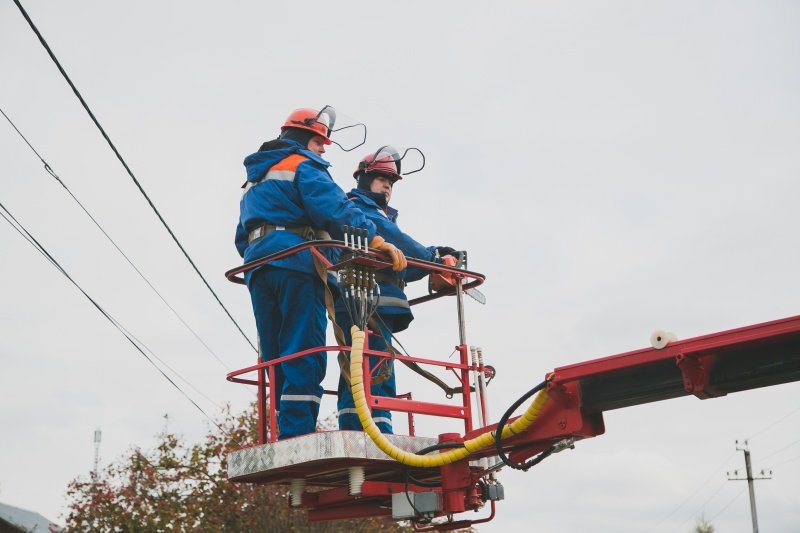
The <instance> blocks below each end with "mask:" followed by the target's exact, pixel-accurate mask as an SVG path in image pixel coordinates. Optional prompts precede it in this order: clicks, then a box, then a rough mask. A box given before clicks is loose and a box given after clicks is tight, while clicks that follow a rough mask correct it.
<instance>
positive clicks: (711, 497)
mask: <svg viewBox="0 0 800 533" xmlns="http://www.w3.org/2000/svg"><path fill="white" fill-rule="evenodd" d="M724 486H725V483H722V484H721V485H720V486H719V488H717V490H715V491H714V494H712V495H711V496H709V497H708V498H707V499H706V501H704V502H703V503H702V504H701V505H700V507H698V508H697V511H700V510H702V509H703V508H704V507H705V506H706V504H707V503H708V502H710V501H711V500H712V499H713V498H714V496H716V495H717V494H719V491H721V490H722V487H724ZM697 511H695V512H693V513H692V514H691V515H690V516H689V518H687V519H686V520H684V521H683V522H682V523H681V524H680V525H679V526H678V527H676V528H675V529H673V530H672V531H673V533H674V532H675V531H678V530H679V529H680V528H682V527H683V524H685V523H686V522H688V521H689V520H691V519H692V518H693V517H694V516H695V515H697Z"/></svg>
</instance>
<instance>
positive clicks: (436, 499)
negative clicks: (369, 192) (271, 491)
mask: <svg viewBox="0 0 800 533" xmlns="http://www.w3.org/2000/svg"><path fill="white" fill-rule="evenodd" d="M324 247H339V248H342V249H343V250H346V251H352V250H351V249H350V248H348V247H347V246H345V245H343V244H342V243H339V242H337V241H317V242H309V243H306V244H303V245H298V246H296V247H294V248H292V249H290V250H287V251H285V252H282V253H281V254H276V255H275V256H271V257H267V258H264V259H262V260H260V261H259V262H258V263H256V264H251V265H244V266H243V267H239V268H237V269H234V270H232V271H230V272H228V277H229V279H235V280H239V279H240V278H236V276H237V275H240V274H241V273H242V272H244V271H245V270H247V269H248V268H254V267H255V266H260V265H263V264H268V263H269V262H270V261H272V260H275V259H279V258H281V257H285V255H287V254H291V253H297V252H298V251H301V250H306V249H310V251H311V252H312V253H314V254H317V256H318V257H320V256H321V254H319V253H318V251H317V248H324ZM359 251H360V252H362V253H363V255H361V256H359V255H358V254H355V255H353V256H352V257H351V258H350V259H348V260H347V261H345V262H343V263H340V264H339V265H335V267H337V268H339V267H340V266H341V265H344V268H353V269H356V270H357V269H361V270H360V272H361V274H359V275H362V278H363V279H367V278H369V272H370V269H372V268H376V267H377V268H382V267H381V265H386V263H382V262H381V261H380V256H379V254H376V253H375V252H372V251H371V250H364V249H362V250H359ZM348 261H349V262H348ZM409 264H413V265H414V266H417V267H420V268H426V269H428V270H430V271H431V272H432V273H442V274H446V275H450V276H451V277H453V279H455V280H457V282H456V283H455V284H454V286H453V287H452V290H451V289H446V290H444V291H441V292H438V293H437V292H435V291H434V292H431V294H429V295H427V296H423V297H420V298H417V299H415V300H412V301H411V303H412V305H413V304H416V303H422V302H425V301H429V300H432V299H436V298H439V297H443V296H451V295H454V296H455V297H456V302H457V311H458V324H459V343H458V344H457V345H456V346H455V353H457V354H458V357H457V359H450V358H449V357H447V356H445V357H442V358H440V359H434V358H420V357H414V356H411V355H409V354H404V353H399V352H395V353H387V352H380V351H375V350H370V349H369V338H370V335H372V333H371V332H370V331H369V328H366V327H364V326H362V329H363V334H361V332H358V333H359V334H361V340H360V341H359V342H356V340H355V337H354V343H353V345H352V346H321V347H318V348H314V349H310V350H306V351H305V352H300V353H297V354H291V355H287V356H284V357H281V358H279V359H274V360H272V361H268V362H259V363H258V364H256V365H253V366H250V367H247V368H244V369H241V370H237V371H234V372H231V373H230V374H228V380H229V381H233V382H237V383H244V384H248V385H252V386H256V387H257V390H258V409H259V431H258V439H259V442H258V443H257V444H255V445H253V446H250V447H247V448H243V449H240V450H236V451H234V452H232V453H231V454H229V456H228V476H229V479H230V480H231V481H235V482H245V483H269V484H276V485H283V486H287V487H288V488H289V494H290V498H289V501H290V505H291V506H292V507H296V508H302V509H305V510H306V511H307V512H308V519H309V520H311V521H314V520H335V519H345V518H356V517H368V516H391V517H392V518H393V519H395V520H411V522H412V524H413V525H414V528H415V529H416V530H418V531H419V530H426V531H427V530H452V529H458V528H466V527H469V526H471V525H474V524H478V523H481V522H486V521H488V520H491V519H492V518H493V517H494V514H495V506H496V502H497V501H499V500H502V499H504V497H505V494H504V489H503V486H502V485H501V484H500V483H499V481H498V479H497V473H498V471H499V470H500V469H501V468H504V467H509V468H515V469H520V470H528V469H529V468H531V467H532V466H534V465H535V464H538V462H540V461H541V460H544V459H545V458H547V457H549V456H550V455H552V454H554V453H558V452H560V451H563V450H565V449H570V448H573V447H574V443H575V442H578V441H580V440H582V439H586V438H591V437H595V436H598V435H601V434H603V433H604V432H605V425H604V421H603V413H604V412H605V411H609V410H613V409H620V408H624V407H631V406H635V405H640V404H645V403H651V402H656V401H661V400H667V399H671V398H678V397H681V396H687V395H694V396H696V397H697V398H699V399H702V400H705V399H710V398H717V397H721V396H725V395H726V394H729V393H733V392H739V391H744V390H748V389H754V388H759V387H767V386H772V385H779V384H782V383H789V382H793V381H800V316H796V317H790V318H785V319H781V320H775V321H772V322H765V323H762V324H756V325H752V326H746V327H742V328H737V329H732V330H728V331H722V332H719V333H713V334H710V335H703V336H700V337H695V338H691V339H685V340H678V339H677V338H675V336H673V335H671V334H668V333H666V332H655V333H654V334H653V336H652V337H651V346H650V347H648V348H643V349H639V350H634V351H630V352H626V353H622V354H619V355H614V356H610V357H604V358H600V359H594V360H590V361H585V362H581V363H576V364H572V365H566V366H562V367H559V368H556V369H555V370H553V371H552V372H550V373H548V374H546V375H545V376H544V380H543V381H542V382H541V383H539V384H538V385H536V386H535V387H534V388H533V389H531V390H530V391H528V393H526V394H525V395H523V396H522V397H521V398H520V399H519V400H518V401H517V402H515V404H514V405H512V406H511V407H510V408H509V409H508V410H507V411H506V413H505V414H504V415H503V417H501V419H500V421H499V422H497V423H492V422H490V421H489V420H488V414H487V409H486V396H487V392H486V391H487V389H486V387H487V384H488V381H487V380H486V378H488V377H489V376H494V369H493V368H491V367H490V366H489V365H485V364H484V360H483V355H482V351H481V350H480V349H476V348H475V347H470V346H468V345H467V343H466V340H465V327H464V307H463V299H462V295H463V294H464V292H465V290H467V289H471V288H472V287H475V286H477V285H480V284H481V283H482V282H483V280H484V277H483V275H481V274H478V273H475V272H470V271H468V270H466V269H465V266H466V265H459V266H456V267H453V266H447V265H441V264H435V263H427V262H424V261H416V260H409ZM386 266H388V265H386ZM328 267H329V269H331V270H333V268H331V265H328ZM362 278H359V279H362ZM360 297H361V298H370V297H371V296H370V294H369V291H362V294H361V296H360ZM373 303H374V302H373ZM359 343H360V344H359ZM316 351H328V352H336V351H341V352H344V353H348V354H350V356H349V357H350V359H351V362H350V364H351V367H350V370H351V374H352V375H355V373H354V370H359V369H361V370H362V371H363V383H359V384H358V385H356V382H355V381H354V384H353V390H354V397H356V394H355V390H356V387H357V386H358V387H360V388H362V389H363V390H361V391H358V392H359V394H360V395H361V398H362V399H363V400H364V403H363V404H362V407H361V409H362V412H361V413H360V417H361V418H360V419H361V421H362V424H365V426H364V427H365V428H367V430H365V432H357V431H323V432H318V433H315V434H310V435H303V436H300V437H294V438H290V439H286V440H278V436H277V434H276V432H275V431H274V430H273V429H272V428H275V427H276V414H275V408H274V405H275V403H276V402H275V399H276V391H274V390H272V389H271V387H270V386H269V385H270V382H272V381H273V377H274V375H275V374H274V372H275V365H277V364H280V362H281V361H284V360H288V359H290V358H295V357H303V356H304V355H306V354H307V353H312V352H316ZM362 352H363V354H365V355H369V356H375V357H379V358H392V359H394V360H395V362H396V363H397V362H402V363H406V364H416V365H427V366H429V367H431V368H432V369H433V370H434V371H437V372H439V373H444V374H445V375H446V376H445V378H441V379H438V378H435V379H432V381H433V382H434V383H437V381H438V383H437V385H438V386H440V387H441V388H442V389H443V390H444V391H445V396H446V400H447V401H443V402H442V403H434V402H420V401H416V400H413V399H412V398H411V394H410V393H408V394H406V395H402V396H401V397H398V398H385V397H380V396H372V395H371V394H370V392H369V391H370V380H371V379H372V377H371V375H372V372H374V368H370V364H369V358H368V357H362ZM470 355H471V356H472V357H471V359H470ZM490 370H491V371H490ZM253 373H255V374H256V377H255V378H253V377H245V375H246V374H250V375H252V374H253ZM453 378H455V382H456V383H455V384H454V385H453V386H450V385H446V384H445V383H444V379H449V380H450V381H451V382H452V381H453ZM429 379H431V378H429ZM326 392H328V391H326ZM534 394H536V397H535V398H533V401H531V402H529V404H530V405H529V407H528V409H527V411H525V412H524V413H523V414H522V415H521V416H518V417H513V416H512V415H513V414H514V412H515V411H516V410H517V409H519V408H520V407H521V406H522V405H523V404H525V402H527V400H528V399H529V398H531V397H533V395H534ZM372 408H382V409H388V410H391V411H393V412H395V413H405V414H407V415H408V417H409V433H410V435H382V434H380V433H379V432H377V431H376V430H375V431H372V432H370V430H369V428H368V426H369V424H370V423H372V420H371V417H370V415H369V409H372ZM419 414H424V415H427V416H434V417H437V416H438V417H443V418H449V419H455V420H458V421H460V423H462V424H463V428H464V429H463V433H461V434H456V433H443V434H441V435H438V436H437V437H421V436H417V435H415V434H414V432H415V429H414V415H419ZM361 415H363V417H362V416H361ZM373 429H375V428H373ZM487 508H488V515H487V514H486V513H483V514H484V516H483V517H481V518H478V519H475V518H468V519H457V517H458V516H459V514H460V513H465V512H469V511H480V510H486V509H487ZM469 516H470V517H471V516H475V515H474V513H473V514H470V515H469Z"/></svg>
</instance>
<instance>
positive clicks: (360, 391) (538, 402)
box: [350, 326, 547, 468]
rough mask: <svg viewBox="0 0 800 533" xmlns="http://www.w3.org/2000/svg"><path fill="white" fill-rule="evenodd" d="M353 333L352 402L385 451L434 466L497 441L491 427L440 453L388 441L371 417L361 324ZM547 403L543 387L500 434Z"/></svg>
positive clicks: (524, 423) (512, 431)
mask: <svg viewBox="0 0 800 533" xmlns="http://www.w3.org/2000/svg"><path fill="white" fill-rule="evenodd" d="M350 336H351V338H352V339H353V342H352V345H351V348H352V349H351V351H350V389H351V391H352V393H353V403H354V404H355V409H356V413H358V418H359V420H360V421H361V426H362V427H363V428H364V432H365V433H366V434H367V435H369V437H370V439H372V442H374V443H375V445H376V446H377V447H378V448H379V449H380V450H381V451H382V452H383V453H385V454H386V455H388V456H389V457H391V458H393V459H395V460H396V461H398V462H399V463H401V464H404V465H406V466H413V467H416V468H432V467H438V466H443V465H448V464H451V463H454V462H456V461H460V460H461V459H464V458H466V457H468V456H469V455H470V454H472V453H474V452H477V451H478V450H481V449H483V448H486V447H487V446H490V445H492V444H493V443H494V442H495V434H494V432H493V431H489V432H486V433H483V434H481V435H478V436H477V437H475V438H474V439H470V440H466V441H464V442H463V443H462V444H463V448H457V449H453V450H449V451H446V452H443V453H439V454H437V455H417V454H414V453H409V452H407V451H404V450H401V449H400V448H398V447H397V446H395V445H394V444H392V443H391V442H389V439H387V438H386V436H385V435H384V434H383V433H381V431H380V430H379V429H378V426H377V425H376V424H375V421H374V420H372V413H371V412H370V409H369V406H368V405H367V398H366V395H365V393H364V366H363V359H364V332H363V331H361V330H360V329H359V328H358V326H353V327H352V328H351V330H350ZM546 403H547V390H546V389H542V390H541V391H539V392H538V394H536V397H535V398H534V399H533V401H532V402H531V404H530V406H529V407H528V409H527V410H526V411H525V412H524V413H523V414H522V416H520V417H519V418H518V419H516V420H515V421H514V422H513V423H512V424H509V425H508V426H506V427H505V428H503V432H502V435H501V438H506V437H509V436H511V435H516V434H518V433H521V432H523V431H525V430H526V429H527V428H528V427H529V426H530V425H531V424H532V423H533V421H534V420H536V418H537V417H538V416H539V413H540V412H541V411H542V408H543V407H544V405H545V404H546Z"/></svg>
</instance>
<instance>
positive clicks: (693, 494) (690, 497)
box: [647, 451, 736, 531]
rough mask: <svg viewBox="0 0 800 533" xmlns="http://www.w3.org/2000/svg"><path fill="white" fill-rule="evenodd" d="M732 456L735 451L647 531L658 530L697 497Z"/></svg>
mask: <svg viewBox="0 0 800 533" xmlns="http://www.w3.org/2000/svg"><path fill="white" fill-rule="evenodd" d="M734 455H736V452H735V451H734V452H731V454H730V455H728V457H726V458H725V460H724V461H722V463H720V465H719V466H718V467H717V468H716V469H714V471H713V472H711V474H710V475H709V476H708V477H707V478H706V480H705V481H703V482H702V483H701V484H700V486H699V487H697V488H696V489H695V491H694V492H692V493H691V494H690V495H689V496H687V497H686V499H684V500H683V501H682V502H681V503H680V504H679V505H678V506H677V507H675V508H674V509H673V510H672V511H671V512H670V513H669V514H668V515H667V516H665V517H664V518H662V519H661V520H659V522H658V523H657V524H656V525H654V526H653V527H651V528H650V529H648V530H647V531H654V530H656V529H658V526H660V525H661V524H663V523H664V522H666V521H667V520H669V518H670V517H671V516H672V515H674V514H675V513H676V512H678V510H679V509H680V508H681V507H683V506H684V505H686V504H687V503H688V502H689V501H690V500H691V499H692V498H694V497H695V496H696V495H697V493H698V492H700V491H701V490H702V489H703V487H705V486H706V485H707V484H708V482H709V481H711V480H712V479H713V478H714V476H716V475H717V473H718V472H719V471H720V470H722V468H723V467H724V466H725V463H727V462H728V461H730V460H731V458H732V457H733V456H734Z"/></svg>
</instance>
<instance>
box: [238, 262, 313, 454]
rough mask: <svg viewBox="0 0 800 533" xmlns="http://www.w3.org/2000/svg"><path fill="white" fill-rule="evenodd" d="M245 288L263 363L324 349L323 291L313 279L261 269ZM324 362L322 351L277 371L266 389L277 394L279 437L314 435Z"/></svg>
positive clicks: (286, 272)
mask: <svg viewBox="0 0 800 533" xmlns="http://www.w3.org/2000/svg"><path fill="white" fill-rule="evenodd" d="M249 288H250V298H251V300H252V302H253V311H254V313H255V317H256V326H257V327H258V338H259V345H260V349H261V359H262V360H263V361H271V360H273V359H276V358H278V357H283V356H285V355H289V354H292V353H297V352H300V351H303V350H307V349H309V348H314V347H316V346H325V329H326V327H327V320H326V317H325V303H324V290H325V289H324V286H323V285H322V282H321V281H320V280H319V279H318V278H317V277H316V276H313V275H312V274H306V273H304V272H297V271H294V270H286V269H279V268H269V267H267V268H261V269H260V270H257V271H256V272H254V273H253V275H252V277H251V279H250V284H249ZM326 363H327V355H326V353H325V352H318V353H312V354H310V355H306V356H304V357H300V358H297V359H292V360H291V361H286V362H284V363H281V364H280V365H278V367H277V368H276V372H275V382H274V383H270V386H271V387H274V388H275V391H276V394H277V396H278V435H279V437H278V438H279V439H281V440H283V439H287V438H289V437H296V436H298V435H305V434H307V433H314V432H315V431H316V429H317V415H318V414H319V406H320V402H321V401H322V394H323V388H322V380H323V378H324V377H325V366H326Z"/></svg>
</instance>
